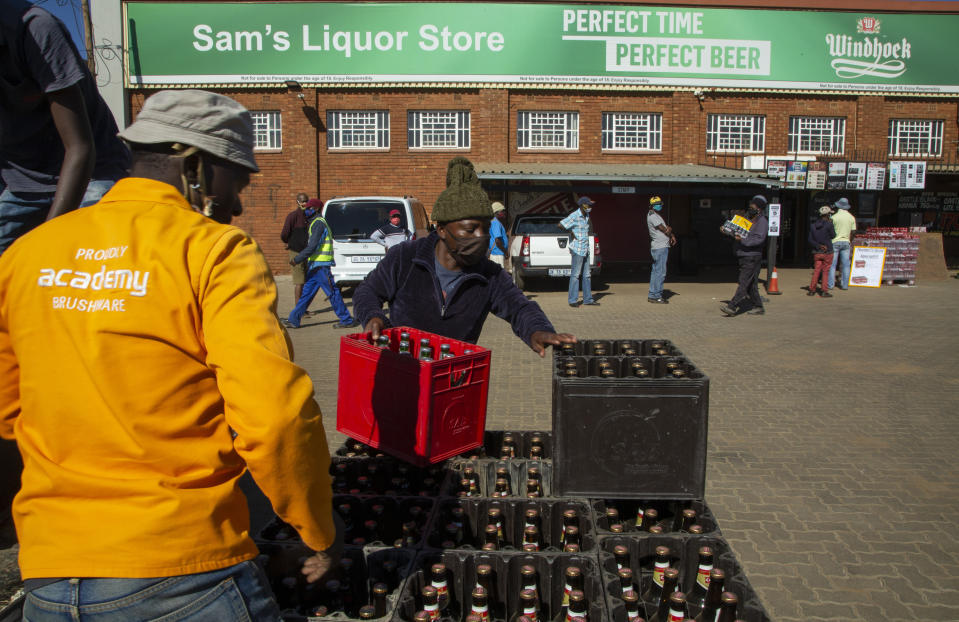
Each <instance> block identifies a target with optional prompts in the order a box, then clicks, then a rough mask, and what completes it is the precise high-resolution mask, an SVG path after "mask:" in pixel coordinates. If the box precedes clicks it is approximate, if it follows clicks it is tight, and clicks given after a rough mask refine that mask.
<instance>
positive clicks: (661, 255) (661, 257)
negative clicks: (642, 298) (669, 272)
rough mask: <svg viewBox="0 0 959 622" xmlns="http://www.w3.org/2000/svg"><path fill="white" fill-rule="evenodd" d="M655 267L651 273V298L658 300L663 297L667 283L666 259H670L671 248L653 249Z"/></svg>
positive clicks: (650, 251)
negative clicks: (664, 286)
mask: <svg viewBox="0 0 959 622" xmlns="http://www.w3.org/2000/svg"><path fill="white" fill-rule="evenodd" d="M649 253H650V254H651V255H652V256H653V267H652V270H651V271H650V273H649V298H652V299H653V300H658V299H659V298H662V297H663V283H665V282H666V258H667V257H669V247H668V246H666V247H663V248H651V249H650V250H649Z"/></svg>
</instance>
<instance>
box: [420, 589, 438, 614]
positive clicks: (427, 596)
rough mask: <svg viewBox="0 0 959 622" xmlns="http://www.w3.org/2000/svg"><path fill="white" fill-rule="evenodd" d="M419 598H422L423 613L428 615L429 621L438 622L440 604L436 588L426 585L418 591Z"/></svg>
mask: <svg viewBox="0 0 959 622" xmlns="http://www.w3.org/2000/svg"><path fill="white" fill-rule="evenodd" d="M420 596H421V597H422V598H423V611H425V612H426V613H428V614H429V616H430V620H439V618H440V604H439V597H438V595H437V593H436V588H435V587H433V586H432V585H426V586H424V587H423V589H422V590H421V591H420Z"/></svg>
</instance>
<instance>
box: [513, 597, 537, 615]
mask: <svg viewBox="0 0 959 622" xmlns="http://www.w3.org/2000/svg"><path fill="white" fill-rule="evenodd" d="M523 616H525V617H526V618H527V619H529V620H532V622H538V620H539V599H538V598H537V596H536V592H535V591H533V590H522V591H521V592H520V593H519V607H518V609H517V610H516V615H515V616H514V618H513V620H514V622H518V621H519V620H520V619H521V618H522V617H523Z"/></svg>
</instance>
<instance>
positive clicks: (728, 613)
mask: <svg viewBox="0 0 959 622" xmlns="http://www.w3.org/2000/svg"><path fill="white" fill-rule="evenodd" d="M738 608H739V597H738V596H736V595H735V594H733V593H732V592H723V604H722V605H721V606H720V608H719V617H718V618H716V622H736V610H737V609H738Z"/></svg>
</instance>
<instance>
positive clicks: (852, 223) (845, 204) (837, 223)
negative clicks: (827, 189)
mask: <svg viewBox="0 0 959 622" xmlns="http://www.w3.org/2000/svg"><path fill="white" fill-rule="evenodd" d="M834 207H835V208H836V213H835V214H833V216H832V226H833V227H834V228H835V229H836V237H834V238H833V239H832V253H833V254H832V265H831V266H830V267H829V286H830V287H833V286H834V284H835V283H836V264H837V263H838V264H839V266H840V280H839V283H838V285H837V286H838V287H839V289H841V290H843V291H845V290H847V289H849V268H850V261H849V260H850V257H849V249H850V245H851V242H852V234H853V232H854V231H855V230H856V218H855V217H854V216H853V215H852V214H850V213H849V199H847V198H846V197H843V198H841V199H839V200H838V201H836V203H835V204H834Z"/></svg>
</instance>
